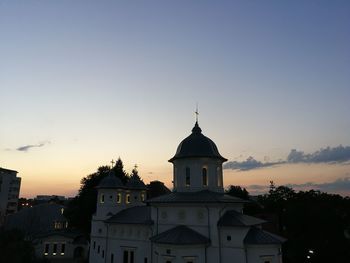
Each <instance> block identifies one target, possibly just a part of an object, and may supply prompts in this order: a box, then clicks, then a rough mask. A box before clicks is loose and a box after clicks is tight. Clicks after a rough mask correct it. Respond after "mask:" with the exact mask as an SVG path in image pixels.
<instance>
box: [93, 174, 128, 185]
mask: <svg viewBox="0 0 350 263" xmlns="http://www.w3.org/2000/svg"><path fill="white" fill-rule="evenodd" d="M96 188H103V189H118V188H124V185H123V183H122V181H121V180H120V179H119V178H118V177H116V176H115V175H113V174H112V170H111V171H110V172H109V174H108V175H107V176H106V177H105V178H103V179H102V180H101V181H100V183H99V184H98V186H97V187H96Z"/></svg>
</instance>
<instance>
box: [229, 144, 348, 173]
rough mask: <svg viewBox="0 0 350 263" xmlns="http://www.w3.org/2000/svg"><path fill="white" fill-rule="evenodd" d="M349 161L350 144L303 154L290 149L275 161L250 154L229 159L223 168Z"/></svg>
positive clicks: (242, 168)
mask: <svg viewBox="0 0 350 263" xmlns="http://www.w3.org/2000/svg"><path fill="white" fill-rule="evenodd" d="M348 161H350V146H345V147H344V146H342V145H339V146H337V147H333V148H332V147H327V148H321V149H320V150H318V151H316V152H313V153H310V154H305V153H304V152H303V151H298V150H296V149H292V150H291V151H290V153H289V154H288V156H287V159H286V160H280V161H276V162H260V161H257V160H256V159H254V157H252V156H250V157H248V158H247V159H246V160H245V161H241V162H239V161H230V162H227V163H226V164H224V169H233V170H241V171H247V170H252V169H258V168H263V167H269V166H275V165H279V164H286V163H345V162H348Z"/></svg>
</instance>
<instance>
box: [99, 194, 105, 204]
mask: <svg viewBox="0 0 350 263" xmlns="http://www.w3.org/2000/svg"><path fill="white" fill-rule="evenodd" d="M104 202H105V195H104V194H101V196H100V203H101V204H103V203H104Z"/></svg>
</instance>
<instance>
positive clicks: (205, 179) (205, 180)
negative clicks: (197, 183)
mask: <svg viewBox="0 0 350 263" xmlns="http://www.w3.org/2000/svg"><path fill="white" fill-rule="evenodd" d="M202 183H203V186H208V175H207V168H203V169H202Z"/></svg>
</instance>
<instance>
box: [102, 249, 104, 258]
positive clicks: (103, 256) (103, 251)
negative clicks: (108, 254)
mask: <svg viewBox="0 0 350 263" xmlns="http://www.w3.org/2000/svg"><path fill="white" fill-rule="evenodd" d="M104 257H105V251H104V250H102V258H104Z"/></svg>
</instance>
